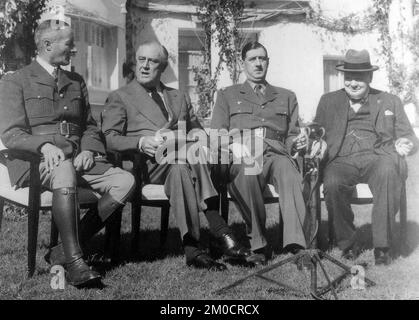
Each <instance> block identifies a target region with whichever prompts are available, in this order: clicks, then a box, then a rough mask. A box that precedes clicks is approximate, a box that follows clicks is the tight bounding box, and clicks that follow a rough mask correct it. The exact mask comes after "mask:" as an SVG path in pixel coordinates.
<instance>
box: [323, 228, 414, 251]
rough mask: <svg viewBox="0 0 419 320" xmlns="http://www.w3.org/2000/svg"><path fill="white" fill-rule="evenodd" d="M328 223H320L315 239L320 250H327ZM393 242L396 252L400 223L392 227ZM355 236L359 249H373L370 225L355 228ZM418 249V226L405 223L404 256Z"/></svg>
mask: <svg viewBox="0 0 419 320" xmlns="http://www.w3.org/2000/svg"><path fill="white" fill-rule="evenodd" d="M328 230H329V226H328V222H327V221H322V222H321V226H320V232H319V234H318V237H317V241H318V248H319V249H321V250H328V249H329V237H328ZM393 235H394V241H393V247H394V249H395V250H396V251H397V252H398V251H399V250H398V248H401V243H400V241H401V239H400V223H399V222H396V224H395V227H394V233H393ZM356 236H357V240H358V243H359V244H360V246H361V248H363V249H364V250H369V249H373V248H374V246H373V241H372V226H371V223H366V224H363V225H362V226H360V227H359V228H357V230H356ZM418 247H419V224H418V223H417V222H415V221H407V236H406V246H405V248H404V251H403V253H404V255H405V256H409V255H410V254H412V253H413V252H414V251H415V250H416V248H418Z"/></svg>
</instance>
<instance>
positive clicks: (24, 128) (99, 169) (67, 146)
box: [0, 61, 112, 186]
mask: <svg viewBox="0 0 419 320" xmlns="http://www.w3.org/2000/svg"><path fill="white" fill-rule="evenodd" d="M0 97H1V100H0V134H1V140H2V142H3V144H4V145H5V146H6V147H7V148H9V149H15V150H22V151H29V152H33V153H36V154H40V148H41V147H42V145H44V144H45V143H51V144H53V145H56V146H57V147H59V148H61V149H62V150H63V152H64V154H65V156H66V158H72V157H75V156H76V155H77V154H78V153H80V152H81V151H83V150H90V151H93V152H97V153H99V154H102V155H105V147H104V144H103V141H102V139H101V136H100V131H99V129H98V127H97V125H96V121H95V120H94V119H93V117H92V114H91V110H90V104H89V98H88V93H87V88H86V84H85V82H84V80H83V78H82V77H81V76H80V75H79V74H77V73H74V72H68V71H65V70H60V72H59V77H58V83H57V84H56V83H55V81H54V79H53V77H52V76H51V75H50V74H49V73H48V72H47V71H46V70H45V69H44V68H43V67H42V66H41V65H40V64H39V63H38V62H36V61H33V62H32V63H31V64H30V65H28V66H26V67H24V68H22V69H20V70H18V71H16V72H15V73H13V74H10V75H6V76H4V77H3V78H2V79H1V81H0ZM63 121H66V122H69V123H73V124H76V125H78V126H79V127H80V129H81V130H80V132H81V135H71V136H69V137H66V136H63V135H61V134H50V135H34V134H32V130H35V129H36V128H37V127H38V129H39V128H40V126H43V125H54V124H55V125H58V124H59V123H60V122H63ZM6 165H7V167H8V170H9V175H10V180H11V182H12V184H13V185H18V186H22V184H23V183H24V182H25V181H26V178H27V176H28V172H29V163H27V162H24V161H22V160H19V159H13V158H9V159H8V160H7V163H6ZM111 166H112V165H111V164H109V163H108V162H107V161H106V159H105V158H102V159H101V160H98V159H96V161H95V166H94V167H93V168H92V169H90V170H89V171H88V172H85V173H87V174H101V173H104V172H105V171H106V170H107V169H108V168H110V167H111Z"/></svg>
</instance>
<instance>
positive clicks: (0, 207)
mask: <svg viewBox="0 0 419 320" xmlns="http://www.w3.org/2000/svg"><path fill="white" fill-rule="evenodd" d="M3 210H4V199H3V198H0V232H1V223H2V222H3Z"/></svg>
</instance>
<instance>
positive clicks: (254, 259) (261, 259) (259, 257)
mask: <svg viewBox="0 0 419 320" xmlns="http://www.w3.org/2000/svg"><path fill="white" fill-rule="evenodd" d="M246 262H247V263H248V264H249V266H258V265H265V264H266V263H267V259H266V256H265V255H264V254H263V253H255V252H253V253H252V254H251V255H250V256H248V257H247V258H246Z"/></svg>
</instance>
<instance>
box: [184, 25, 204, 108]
mask: <svg viewBox="0 0 419 320" xmlns="http://www.w3.org/2000/svg"><path fill="white" fill-rule="evenodd" d="M203 38H204V34H203V32H202V31H197V30H180V34H179V88H180V89H181V90H183V91H185V92H187V93H188V94H189V97H190V98H191V103H192V105H193V107H194V109H195V110H197V108H198V94H197V93H196V81H195V80H194V77H195V72H194V71H193V67H195V66H199V65H201V64H202V63H203V61H204V54H203V45H202V44H201V41H203Z"/></svg>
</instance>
